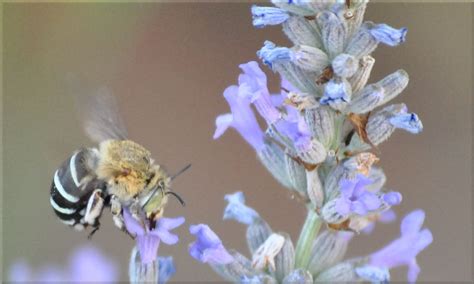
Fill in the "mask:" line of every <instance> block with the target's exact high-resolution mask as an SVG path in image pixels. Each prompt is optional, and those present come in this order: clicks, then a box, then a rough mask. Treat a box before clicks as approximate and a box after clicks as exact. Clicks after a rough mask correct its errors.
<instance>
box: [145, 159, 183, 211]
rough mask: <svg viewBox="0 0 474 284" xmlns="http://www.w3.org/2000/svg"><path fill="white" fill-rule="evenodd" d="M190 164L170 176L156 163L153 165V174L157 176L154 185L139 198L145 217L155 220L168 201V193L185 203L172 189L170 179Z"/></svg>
mask: <svg viewBox="0 0 474 284" xmlns="http://www.w3.org/2000/svg"><path fill="white" fill-rule="evenodd" d="M190 166H191V165H188V166H186V167H184V168H183V169H182V170H181V171H179V172H178V173H176V174H175V175H173V176H171V177H170V176H167V175H166V174H164V172H162V171H161V170H160V168H159V166H158V165H156V166H155V167H156V168H157V171H156V174H155V176H159V178H157V179H156V182H155V183H154V184H155V185H154V186H153V187H152V189H151V190H150V191H149V193H147V194H146V195H145V196H144V197H142V198H141V200H140V205H141V207H142V208H143V210H144V211H145V213H146V216H147V218H149V219H152V220H156V219H158V218H159V217H161V215H162V214H163V209H164V206H165V205H166V203H167V202H168V195H172V196H173V197H175V198H176V199H177V200H178V201H179V202H180V203H181V205H183V206H184V205H185V203H184V201H183V199H182V198H181V196H179V195H178V194H177V193H176V192H174V191H172V190H171V187H170V185H171V181H172V180H173V179H174V178H175V177H177V176H178V175H180V174H181V173H183V172H184V171H186V170H187V169H189V167H190Z"/></svg>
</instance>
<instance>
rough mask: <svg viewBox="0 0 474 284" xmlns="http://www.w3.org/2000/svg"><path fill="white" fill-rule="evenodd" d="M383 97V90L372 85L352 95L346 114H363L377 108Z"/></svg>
mask: <svg viewBox="0 0 474 284" xmlns="http://www.w3.org/2000/svg"><path fill="white" fill-rule="evenodd" d="M384 97H385V92H384V89H383V88H381V87H380V86H379V85H377V84H372V85H369V86H367V87H365V88H364V89H362V91H360V92H359V93H357V94H354V96H353V98H352V101H351V103H350V105H349V106H348V107H347V109H346V112H347V113H355V114H363V113H367V112H369V111H372V110H373V109H374V108H376V107H377V106H379V105H380V104H381V103H382V102H383V100H384Z"/></svg>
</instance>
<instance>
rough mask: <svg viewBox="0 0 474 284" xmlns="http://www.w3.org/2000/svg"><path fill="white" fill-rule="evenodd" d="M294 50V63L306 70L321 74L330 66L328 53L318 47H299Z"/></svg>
mask: <svg viewBox="0 0 474 284" xmlns="http://www.w3.org/2000/svg"><path fill="white" fill-rule="evenodd" d="M292 50H293V52H294V53H293V61H294V62H295V63H296V64H297V65H298V66H300V67H301V68H303V69H305V70H309V71H315V72H316V71H317V72H321V70H323V69H324V68H326V67H327V66H328V65H329V58H328V56H327V55H326V53H324V52H323V51H322V50H320V49H318V48H316V47H312V46H308V45H297V46H295V47H294V48H293V49H292Z"/></svg>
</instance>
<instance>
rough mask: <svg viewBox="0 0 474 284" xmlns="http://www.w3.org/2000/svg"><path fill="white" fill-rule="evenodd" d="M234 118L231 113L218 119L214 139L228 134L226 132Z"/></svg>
mask: <svg viewBox="0 0 474 284" xmlns="http://www.w3.org/2000/svg"><path fill="white" fill-rule="evenodd" d="M233 120H234V118H233V116H232V114H231V113H226V114H221V115H219V116H217V118H216V131H215V132H214V136H212V138H213V139H217V138H219V137H221V136H222V134H224V132H226V130H227V129H228V128H229V127H230V126H231V125H232V122H233Z"/></svg>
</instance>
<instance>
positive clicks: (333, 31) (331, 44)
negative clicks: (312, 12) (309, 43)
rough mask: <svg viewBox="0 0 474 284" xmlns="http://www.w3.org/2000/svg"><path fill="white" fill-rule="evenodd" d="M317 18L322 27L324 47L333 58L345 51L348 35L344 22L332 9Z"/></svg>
mask: <svg viewBox="0 0 474 284" xmlns="http://www.w3.org/2000/svg"><path fill="white" fill-rule="evenodd" d="M316 20H317V22H318V24H319V26H320V28H321V39H322V41H323V43H324V47H325V48H326V51H327V52H328V54H329V57H330V58H331V59H332V58H334V57H336V56H337V55H338V54H340V53H342V51H343V48H344V39H345V37H346V28H345V26H344V23H343V22H342V21H341V20H340V19H339V18H338V17H337V16H336V15H335V14H334V13H332V12H330V11H324V12H321V13H319V14H318V15H317V16H316Z"/></svg>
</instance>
